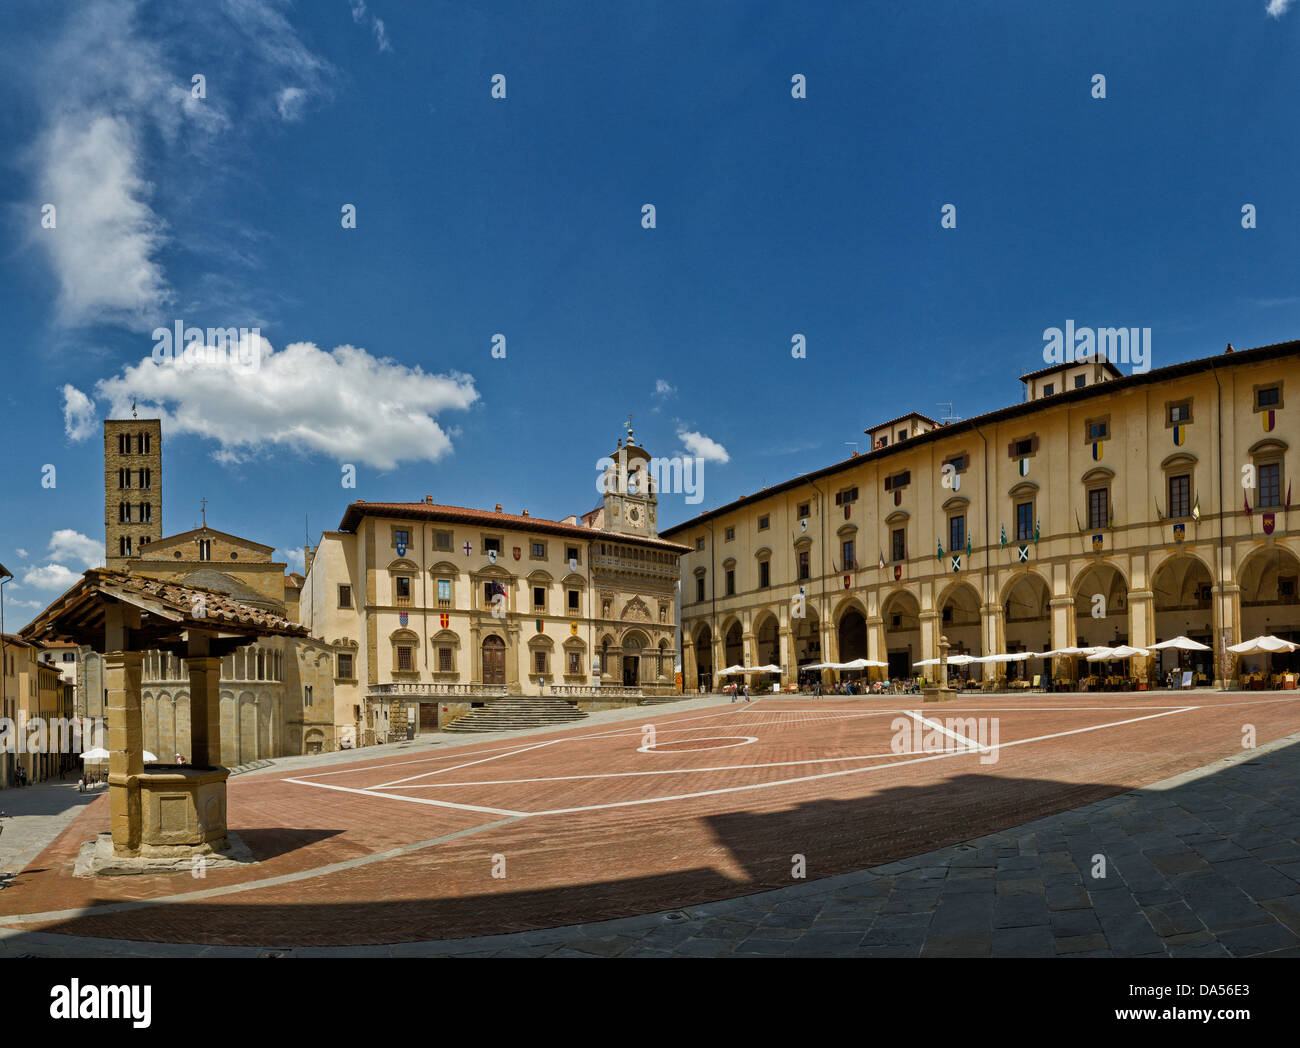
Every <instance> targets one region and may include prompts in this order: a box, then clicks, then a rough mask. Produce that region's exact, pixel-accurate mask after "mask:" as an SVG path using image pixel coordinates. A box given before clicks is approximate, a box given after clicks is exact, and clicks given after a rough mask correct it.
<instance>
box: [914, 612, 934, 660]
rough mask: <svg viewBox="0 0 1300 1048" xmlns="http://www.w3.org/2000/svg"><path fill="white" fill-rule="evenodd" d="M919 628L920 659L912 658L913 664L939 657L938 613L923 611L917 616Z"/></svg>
mask: <svg viewBox="0 0 1300 1048" xmlns="http://www.w3.org/2000/svg"><path fill="white" fill-rule="evenodd" d="M918 618H919V619H920V627H921V658H920V659H918V658H915V657H913V659H912V661H913V662H920V661H922V659H937V658H938V657H939V627H940V625H941V623H940V621H939V618H940V616H939V612H937V611H923V612H921V613H920V615H919V616H918Z"/></svg>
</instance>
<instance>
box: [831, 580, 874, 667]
mask: <svg viewBox="0 0 1300 1048" xmlns="http://www.w3.org/2000/svg"><path fill="white" fill-rule="evenodd" d="M850 611H856V612H857V613H858V614H859V615H861V616H862V621H863V622H866V620H867V606H866V604H865V603H863V600H862V598H861V597H860V596H859V595H858V594H856V593H851V594H848V595H846V596H844V597H841V598H840V601H839V603H838V604H836V605H835V610H834V611H832V612H831V622H832V623H834V624H835V628H836V629H839V626H840V621H841V620H842V619H843V618H844V616H845V615H846V614H848V613H849V612H850ZM840 661H841V662H843V661H845V660H844V659H843V658H841V659H840Z"/></svg>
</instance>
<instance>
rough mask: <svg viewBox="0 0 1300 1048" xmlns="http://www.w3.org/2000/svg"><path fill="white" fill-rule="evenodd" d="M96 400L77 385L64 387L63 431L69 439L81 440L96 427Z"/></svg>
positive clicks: (89, 434)
mask: <svg viewBox="0 0 1300 1048" xmlns="http://www.w3.org/2000/svg"><path fill="white" fill-rule="evenodd" d="M97 421H98V420H97V419H96V418H95V402H94V401H93V400H91V399H90V398H89V397H88V396H86V394H84V393H83V392H81V390H79V389H78V388H77V387H76V386H64V387H63V432H65V433H66V434H67V435H68V439H69V440H73V441H81V440H85V439H86V438H87V437H89V436H91V435H92V434H93V433H94V432H95V429H96V426H95V423H96V422H97Z"/></svg>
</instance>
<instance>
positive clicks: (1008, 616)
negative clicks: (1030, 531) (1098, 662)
mask: <svg viewBox="0 0 1300 1048" xmlns="http://www.w3.org/2000/svg"><path fill="white" fill-rule="evenodd" d="M1001 599H1002V629H1003V634H1004V635H1005V637H1006V647H1007V650H1008V651H1050V650H1051V649H1052V587H1051V583H1049V582H1048V580H1047V579H1045V578H1044V577H1043V575H1042V573H1040V572H1038V571H1035V570H1034V569H1033V568H1028V569H1026V570H1024V571H1017V572H1015V573H1014V574H1013V575H1011V576H1010V577H1009V578H1008V579H1007V580H1006V582H1005V583H1004V584H1003V586H1002V593H1001ZM1049 661H1050V660H1049ZM1048 668H1049V669H1050V667H1048Z"/></svg>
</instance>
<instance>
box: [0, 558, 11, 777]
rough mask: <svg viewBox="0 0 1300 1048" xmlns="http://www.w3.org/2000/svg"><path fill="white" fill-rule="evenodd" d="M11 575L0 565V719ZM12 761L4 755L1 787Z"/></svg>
mask: <svg viewBox="0 0 1300 1048" xmlns="http://www.w3.org/2000/svg"><path fill="white" fill-rule="evenodd" d="M13 577H14V576H13V573H12V572H11V571H9V569H8V568H6V567H5V566H4V565H3V564H0V717H8V716H9V689H8V687H7V685H6V683H5V681H6V677H7V675H8V670H9V662H8V658H7V655H6V652H5V586H6V585H7V584H8V583H9V582H10V581H11V580H12V579H13ZM12 764H13V761H12V759H11V758H10V755H9V754H8V753H6V754H5V755H4V764H3V774H2V775H0V779H3V780H4V783H3V785H5V786H8V785H9V779H10V776H11V775H12V774H13V768H12Z"/></svg>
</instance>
